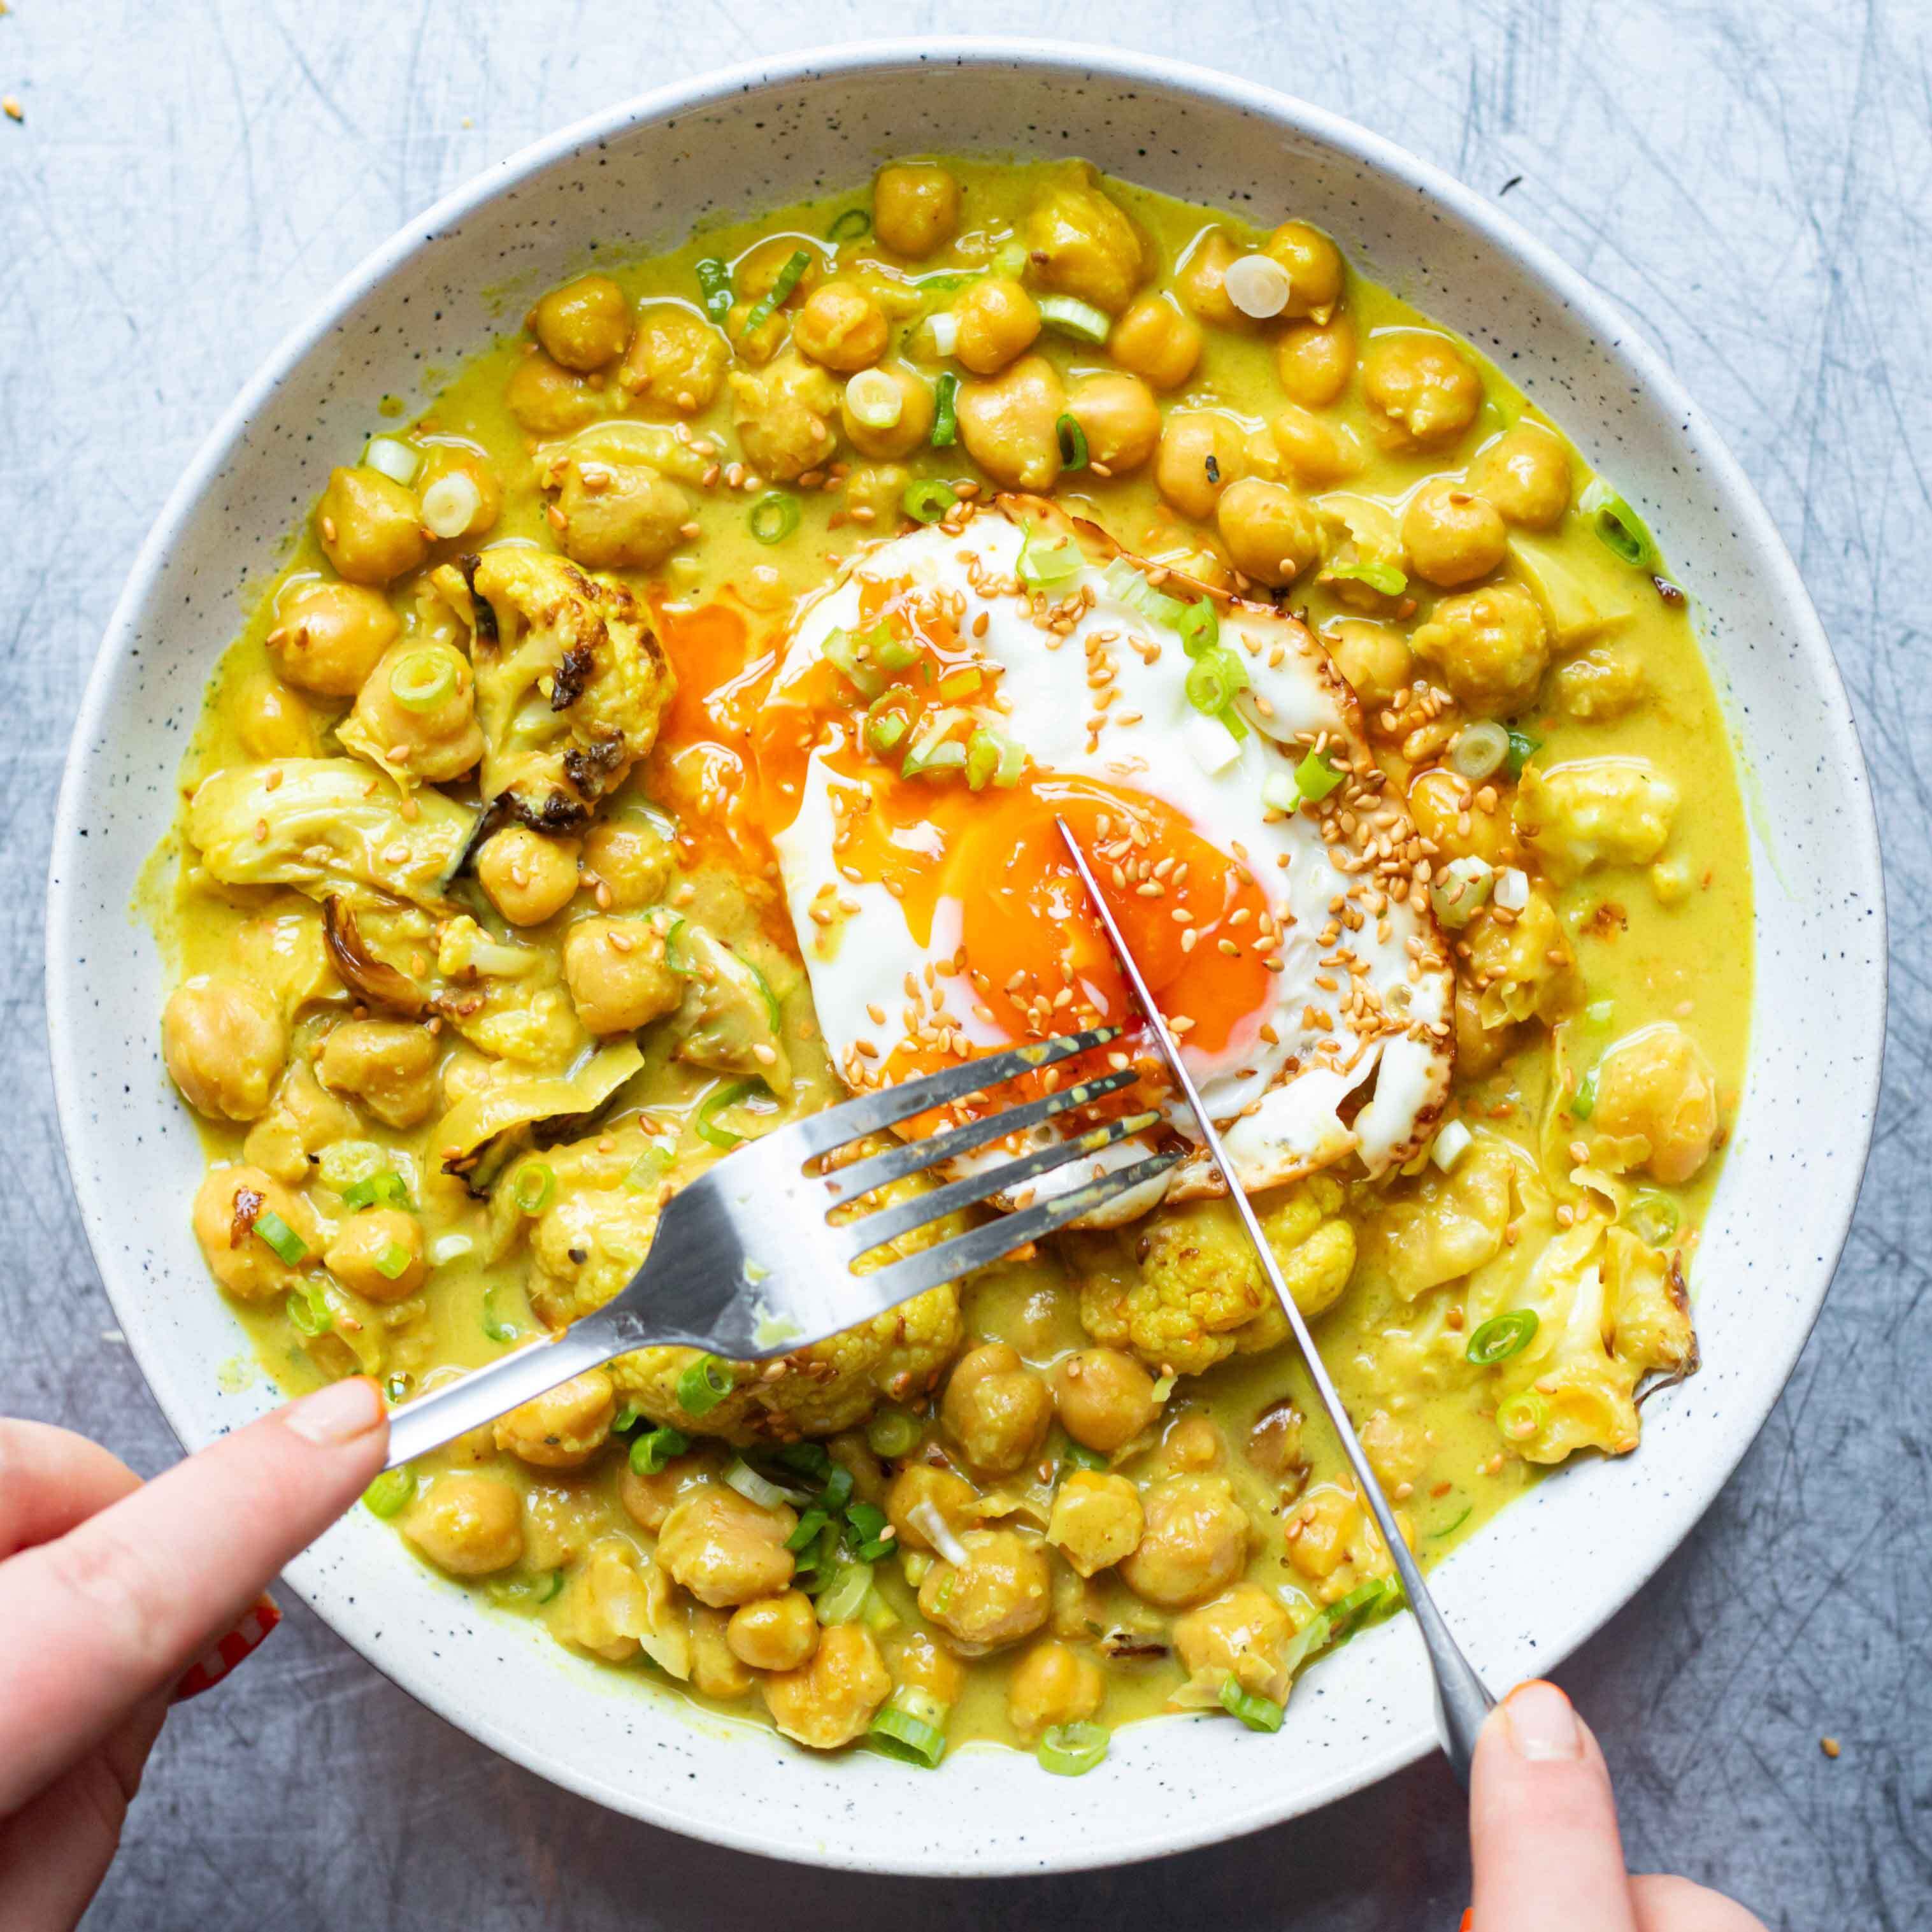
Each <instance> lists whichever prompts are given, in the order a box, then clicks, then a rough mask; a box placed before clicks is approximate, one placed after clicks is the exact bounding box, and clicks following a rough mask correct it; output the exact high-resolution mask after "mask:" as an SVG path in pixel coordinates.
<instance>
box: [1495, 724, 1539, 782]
mask: <svg viewBox="0 0 1932 1932" xmlns="http://www.w3.org/2000/svg"><path fill="white" fill-rule="evenodd" d="M1542 749H1543V740H1542V739H1541V738H1532V736H1530V735H1529V733H1528V732H1527V731H1519V730H1517V728H1516V727H1515V726H1514V724H1512V725H1511V727H1510V733H1509V754H1508V757H1505V759H1504V760H1503V763H1504V764H1505V766H1508V769H1509V775H1510V776H1511V778H1521V777H1522V776H1523V766H1525V765H1526V764H1528V763H1529V761H1530V760H1531V759H1532V757H1535V754H1537V753H1538V751H1541V750H1542Z"/></svg>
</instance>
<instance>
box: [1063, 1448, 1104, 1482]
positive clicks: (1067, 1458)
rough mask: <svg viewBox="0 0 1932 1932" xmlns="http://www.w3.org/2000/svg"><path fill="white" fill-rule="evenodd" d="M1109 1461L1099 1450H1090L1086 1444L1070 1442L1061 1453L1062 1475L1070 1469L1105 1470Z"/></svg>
mask: <svg viewBox="0 0 1932 1932" xmlns="http://www.w3.org/2000/svg"><path fill="white" fill-rule="evenodd" d="M1106 1466H1107V1459H1106V1457H1105V1456H1103V1454H1101V1453H1100V1451H1099V1450H1097V1449H1090V1448H1088V1446H1087V1445H1086V1444H1085V1443H1084V1442H1069V1443H1068V1444H1067V1447H1066V1448H1064V1449H1063V1450H1061V1452H1060V1469H1061V1474H1062V1475H1065V1474H1066V1472H1067V1471H1068V1470H1069V1469H1105V1468H1106Z"/></svg>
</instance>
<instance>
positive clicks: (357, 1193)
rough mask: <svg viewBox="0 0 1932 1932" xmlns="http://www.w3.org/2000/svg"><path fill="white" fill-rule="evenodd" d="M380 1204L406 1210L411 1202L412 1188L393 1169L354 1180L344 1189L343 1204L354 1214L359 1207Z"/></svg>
mask: <svg viewBox="0 0 1932 1932" xmlns="http://www.w3.org/2000/svg"><path fill="white" fill-rule="evenodd" d="M379 1203H380V1205H382V1206H383V1207H385V1208H404V1209H405V1210H407V1208H409V1207H410V1205H411V1204H410V1190H409V1189H408V1188H407V1187H406V1186H405V1185H404V1181H403V1177H402V1176H401V1175H400V1174H398V1173H395V1172H394V1171H393V1170H392V1171H391V1172H388V1173H384V1174H372V1175H368V1176H367V1177H365V1178H364V1179H362V1180H361V1181H351V1182H350V1184H348V1186H347V1187H345V1188H344V1189H343V1190H342V1205H343V1206H344V1207H345V1208H347V1209H349V1210H350V1212H351V1213H352V1214H353V1213H354V1212H356V1211H358V1210H359V1209H361V1208H373V1207H375V1206H376V1205H378V1204H379Z"/></svg>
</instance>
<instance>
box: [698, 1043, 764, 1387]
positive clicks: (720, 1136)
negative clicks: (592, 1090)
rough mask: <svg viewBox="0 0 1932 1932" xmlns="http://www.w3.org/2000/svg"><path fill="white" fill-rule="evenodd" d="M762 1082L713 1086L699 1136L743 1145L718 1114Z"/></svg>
mask: <svg viewBox="0 0 1932 1932" xmlns="http://www.w3.org/2000/svg"><path fill="white" fill-rule="evenodd" d="M759 1085H760V1082H757V1081H756V1080H733V1081H732V1082H730V1084H729V1085H727V1086H724V1087H715V1088H712V1091H710V1092H709V1094H706V1096H705V1097H704V1100H703V1105H702V1106H700V1107H699V1109H698V1110H697V1115H696V1117H695V1118H694V1120H693V1121H692V1122H691V1124H692V1126H694V1127H696V1128H697V1138H698V1139H700V1140H701V1141H708V1142H709V1143H710V1144H711V1145H712V1146H713V1147H715V1148H724V1149H725V1150H726V1151H727V1152H728V1151H730V1149H731V1148H734V1147H742V1146H743V1145H744V1144H745V1136H743V1135H742V1134H734V1133H733V1132H732V1131H731V1130H730V1128H729V1127H720V1126H719V1125H718V1115H720V1114H721V1113H722V1112H724V1109H726V1108H727V1107H735V1106H737V1105H738V1103H739V1102H740V1101H741V1100H749V1099H750V1098H751V1096H752V1095H753V1094H755V1093H756V1092H757V1091H758V1088H759ZM692 1413H693V1414H694V1415H695V1414H696V1413H697V1412H696V1411H695V1410H693V1411H692Z"/></svg>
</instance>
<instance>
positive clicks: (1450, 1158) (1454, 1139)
mask: <svg viewBox="0 0 1932 1932" xmlns="http://www.w3.org/2000/svg"><path fill="white" fill-rule="evenodd" d="M1475 1139H1476V1137H1475V1135H1474V1134H1472V1133H1470V1131H1469V1129H1468V1127H1466V1126H1465V1125H1464V1124H1463V1122H1462V1121H1449V1122H1448V1124H1446V1125H1445V1126H1444V1127H1443V1128H1442V1131H1441V1132H1440V1133H1438V1134H1437V1135H1436V1138H1435V1139H1433V1141H1431V1142H1430V1144H1429V1158H1430V1160H1433V1162H1434V1163H1436V1166H1438V1167H1439V1168H1440V1169H1442V1172H1444V1173H1445V1174H1454V1172H1455V1171H1456V1163H1457V1162H1458V1161H1459V1160H1461V1159H1462V1158H1463V1156H1464V1155H1465V1154H1467V1153H1468V1152H1469V1150H1470V1148H1472V1146H1474V1145H1475Z"/></svg>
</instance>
